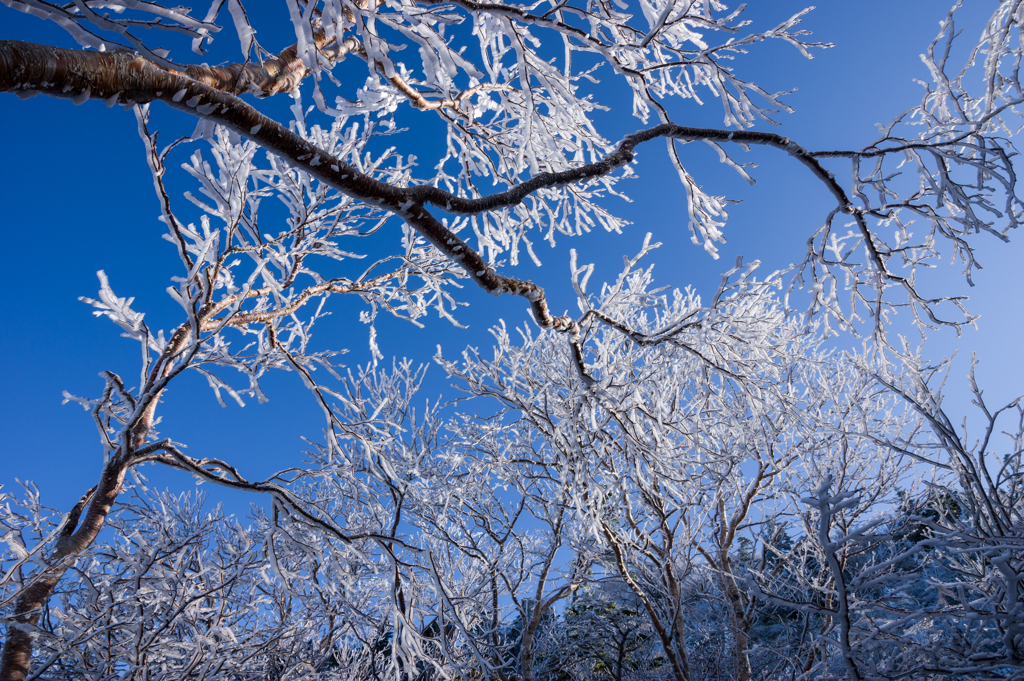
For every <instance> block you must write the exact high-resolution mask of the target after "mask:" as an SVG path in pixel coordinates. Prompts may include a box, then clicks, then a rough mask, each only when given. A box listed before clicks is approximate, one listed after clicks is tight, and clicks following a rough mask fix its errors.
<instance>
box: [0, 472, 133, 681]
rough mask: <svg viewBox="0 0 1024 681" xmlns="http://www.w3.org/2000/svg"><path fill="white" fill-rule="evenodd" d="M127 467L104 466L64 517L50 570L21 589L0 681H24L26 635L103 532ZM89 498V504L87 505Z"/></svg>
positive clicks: (28, 654)
mask: <svg viewBox="0 0 1024 681" xmlns="http://www.w3.org/2000/svg"><path fill="white" fill-rule="evenodd" d="M127 469H128V467H127V466H125V465H124V464H122V463H120V462H119V461H118V460H117V459H112V460H111V461H110V463H108V464H107V466H106V468H105V469H104V471H103V475H102V477H101V479H100V484H99V485H98V486H97V487H96V488H94V489H95V492H92V491H90V492H89V493H86V495H85V496H83V497H82V499H81V500H80V501H79V502H78V504H77V505H76V506H75V508H74V509H73V510H72V511H71V513H70V514H69V515H68V524H67V525H66V526H65V527H64V530H63V531H62V532H61V536H60V538H59V539H58V540H57V544H56V547H55V549H54V551H53V553H52V554H51V556H50V558H49V565H50V567H49V568H48V569H47V570H46V573H45V574H44V575H43V576H42V577H40V578H39V579H38V580H36V581H35V583H33V584H32V585H31V586H29V587H28V588H27V589H25V590H24V591H23V592H22V593H21V595H19V596H18V598H17V600H16V601H15V602H14V613H13V616H12V619H13V620H14V623H13V624H8V625H7V640H6V641H5V643H4V649H3V654H2V655H0V681H24V679H25V678H26V677H27V676H28V674H29V668H30V667H31V664H32V635H31V633H30V631H31V630H32V629H33V628H35V626H36V625H37V624H39V619H40V617H42V614H43V611H44V609H45V608H46V604H47V603H48V602H49V600H50V596H51V595H52V594H53V590H54V589H55V588H56V587H57V583H58V582H60V579H61V577H63V576H64V573H65V572H67V570H68V568H69V567H71V565H72V563H74V560H75V558H76V557H77V556H78V555H79V554H81V553H82V552H83V551H85V550H86V549H87V548H89V546H91V545H92V543H93V541H95V539H96V536H97V535H98V534H99V533H100V530H101V529H103V523H104V521H105V520H106V518H107V515H108V514H109V513H110V509H111V508H112V507H113V505H114V502H115V501H116V500H117V495H118V493H120V491H121V485H122V483H123V482H124V474H125V471H126V470H127ZM90 498H91V501H90ZM86 504H88V510H87V511H86V514H85V518H83V519H82V523H81V527H78V528H77V531H76V526H77V524H78V519H79V515H80V514H81V511H82V509H83V508H84V507H85V506H86Z"/></svg>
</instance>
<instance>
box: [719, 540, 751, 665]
mask: <svg viewBox="0 0 1024 681" xmlns="http://www.w3.org/2000/svg"><path fill="white" fill-rule="evenodd" d="M718 567H719V570H718V583H719V586H720V588H721V589H722V592H723V593H724V594H725V599H726V601H727V602H728V605H729V617H730V620H731V621H732V630H733V642H734V644H735V645H734V648H733V662H734V665H735V674H736V680H737V681H750V679H751V678H753V675H754V674H753V670H752V669H751V667H750V656H749V655H747V648H748V647H749V646H750V622H748V621H747V616H746V613H745V612H744V610H743V597H742V594H741V593H740V589H739V585H737V584H736V577H735V576H734V574H733V571H732V561H731V560H730V559H729V555H728V553H727V552H723V554H722V555H720V556H719V558H718Z"/></svg>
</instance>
